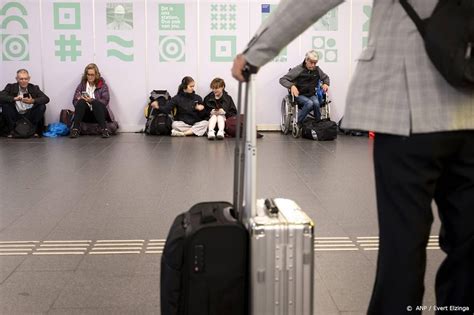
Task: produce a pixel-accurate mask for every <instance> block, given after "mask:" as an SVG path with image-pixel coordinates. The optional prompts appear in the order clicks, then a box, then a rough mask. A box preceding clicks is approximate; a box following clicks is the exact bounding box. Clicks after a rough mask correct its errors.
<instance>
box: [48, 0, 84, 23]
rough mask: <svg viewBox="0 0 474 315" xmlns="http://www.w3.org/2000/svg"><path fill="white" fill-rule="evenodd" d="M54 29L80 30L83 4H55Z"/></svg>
mask: <svg viewBox="0 0 474 315" xmlns="http://www.w3.org/2000/svg"><path fill="white" fill-rule="evenodd" d="M53 12H54V29H55V30H79V29H81V4H80V3H78V2H76V3H69V2H68V3H66V2H56V3H53Z"/></svg>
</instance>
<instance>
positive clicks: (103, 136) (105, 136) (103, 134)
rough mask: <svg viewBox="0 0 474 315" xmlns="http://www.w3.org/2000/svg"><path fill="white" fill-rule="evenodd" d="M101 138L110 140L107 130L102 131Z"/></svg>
mask: <svg viewBox="0 0 474 315" xmlns="http://www.w3.org/2000/svg"><path fill="white" fill-rule="evenodd" d="M101 136H102V138H110V132H109V129H107V128H104V129H102V135H101Z"/></svg>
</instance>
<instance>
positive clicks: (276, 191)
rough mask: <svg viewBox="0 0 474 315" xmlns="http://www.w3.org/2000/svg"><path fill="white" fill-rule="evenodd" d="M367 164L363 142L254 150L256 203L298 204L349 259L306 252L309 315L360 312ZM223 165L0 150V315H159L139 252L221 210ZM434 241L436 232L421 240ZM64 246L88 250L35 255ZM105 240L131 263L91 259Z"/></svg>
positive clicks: (219, 154) (369, 211) (94, 151)
mask: <svg viewBox="0 0 474 315" xmlns="http://www.w3.org/2000/svg"><path fill="white" fill-rule="evenodd" d="M371 152H372V142H371V140H369V139H367V138H354V137H344V136H341V137H339V138H338V139H337V140H336V141H333V142H312V141H308V140H302V139H293V138H292V137H291V136H283V135H281V134H279V133H265V137H264V138H263V139H261V140H258V187H259V189H258V193H257V195H258V196H260V197H263V196H265V197H267V196H282V197H287V198H291V199H294V200H296V201H297V202H298V203H299V205H300V206H301V207H302V208H303V209H305V210H306V211H307V213H308V214H309V215H310V216H311V217H312V218H313V219H314V221H315V223H316V237H319V238H321V240H324V239H323V238H325V237H344V239H342V240H345V242H346V244H349V245H348V246H349V247H350V248H351V249H352V250H343V249H344V247H343V246H339V247H324V246H322V247H320V248H318V250H317V251H316V256H315V257H316V259H315V314H321V315H330V314H363V313H365V311H366V307H367V304H368V300H369V298H370V291H371V288H372V285H373V280H374V271H375V263H376V255H377V251H376V250H365V249H364V248H363V247H362V246H361V245H360V244H359V243H358V242H357V241H358V237H368V236H373V237H376V236H377V234H378V232H377V221H376V215H375V213H376V209H375V196H374V179H373V171H372V157H371ZM232 165H233V141H232V140H231V139H225V140H224V141H215V142H209V141H208V140H207V139H205V138H171V137H146V136H144V135H141V134H120V135H118V136H115V137H112V138H110V139H105V140H104V139H101V138H96V137H80V138H79V139H76V140H71V139H68V138H56V139H46V138H43V139H31V140H11V139H6V138H0V181H1V183H2V185H1V187H2V189H1V190H0V242H3V243H0V249H1V250H0V314H2V315H3V314H159V303H160V302H159V272H160V266H159V262H160V257H161V256H160V254H159V253H147V251H146V249H145V248H146V247H147V246H151V245H150V242H151V240H162V239H164V238H165V237H166V233H167V231H168V228H169V225H170V223H171V221H172V220H173V218H174V217H175V216H176V214H178V213H180V212H182V211H184V210H186V209H188V208H189V207H190V206H191V205H192V204H194V203H196V202H199V201H205V200H231V198H232V174H233V169H232ZM438 229H439V223H438V221H437V220H436V221H435V224H434V227H433V230H432V233H431V234H432V235H437V231H438ZM68 240H69V241H89V243H87V244H86V245H83V246H86V247H87V249H84V250H83V252H81V253H76V254H74V255H72V254H71V255H60V254H58V253H57V254H52V255H40V254H41V253H40V252H41V250H44V249H45V248H47V247H46V246H47V245H48V243H47V242H46V241H68ZM105 240H116V241H117V240H129V241H131V240H141V243H140V244H141V245H140V244H139V245H138V248H139V249H138V250H137V251H138V252H137V253H130V254H125V253H118V254H111V253H110V254H103V255H100V254H99V255H95V254H94V253H93V251H94V250H96V249H97V248H98V247H99V246H101V244H100V242H101V241H105ZM333 240H334V239H333ZM339 240H341V239H339ZM8 241H10V242H19V241H30V242H35V241H36V242H37V243H28V244H30V245H28V246H30V247H29V248H30V251H27V252H26V254H25V255H20V254H18V253H20V252H16V254H14V255H5V254H8V253H12V252H11V251H10V252H9V251H8V248H10V249H11V248H12V247H6V245H8V244H10V245H11V244H15V246H17V245H19V244H26V243H6V242H8ZM73 244H74V243H73ZM327 244H329V243H327ZM335 244H337V243H335ZM76 245H77V244H76ZM2 246H3V247H2ZM77 246H79V245H77ZM77 246H76V247H77ZM122 246H125V247H126V245H122ZM72 247H73V246H71V248H72ZM18 248H20V247H18ZM13 253H14V252H13ZM443 257H444V254H443V253H442V252H441V251H440V250H437V249H434V250H428V266H427V273H426V288H427V289H426V293H425V301H424V304H425V305H434V304H435V301H434V294H433V289H432V288H433V283H434V277H435V272H436V268H437V266H438V264H439V263H440V262H441V260H442V259H443Z"/></svg>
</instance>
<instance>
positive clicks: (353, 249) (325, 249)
mask: <svg viewBox="0 0 474 315" xmlns="http://www.w3.org/2000/svg"><path fill="white" fill-rule="evenodd" d="M339 250H340V251H346V250H352V251H357V250H359V249H358V248H357V247H356V248H315V249H314V251H315V252H322V251H339Z"/></svg>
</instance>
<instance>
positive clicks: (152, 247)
mask: <svg viewBox="0 0 474 315" xmlns="http://www.w3.org/2000/svg"><path fill="white" fill-rule="evenodd" d="M163 248H164V247H163V246H147V247H146V249H163Z"/></svg>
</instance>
